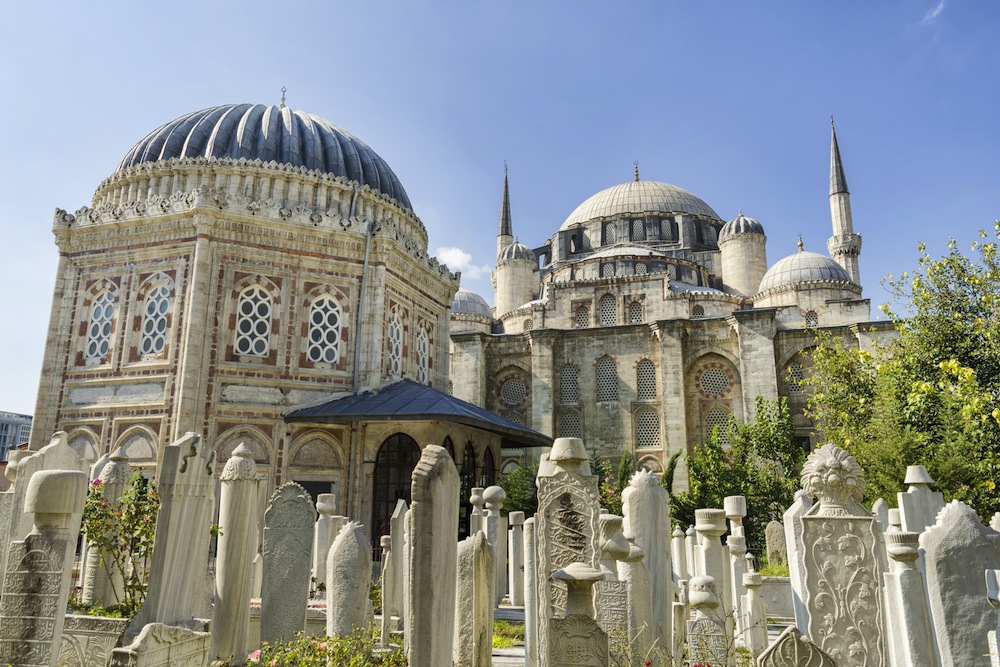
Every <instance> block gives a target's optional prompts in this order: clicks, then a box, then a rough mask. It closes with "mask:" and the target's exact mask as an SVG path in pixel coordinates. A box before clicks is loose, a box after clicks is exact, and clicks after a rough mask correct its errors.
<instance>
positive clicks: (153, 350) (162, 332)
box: [139, 285, 170, 356]
mask: <svg viewBox="0 0 1000 667" xmlns="http://www.w3.org/2000/svg"><path fill="white" fill-rule="evenodd" d="M169 312H170V290H169V289H168V288H167V287H166V286H165V285H156V286H155V287H153V289H151V290H149V292H148V293H147V294H146V304H145V307H144V308H143V316H142V338H141V339H140V340H139V354H142V355H144V356H145V355H153V354H160V353H161V352H163V348H165V347H166V345H167V313H169Z"/></svg>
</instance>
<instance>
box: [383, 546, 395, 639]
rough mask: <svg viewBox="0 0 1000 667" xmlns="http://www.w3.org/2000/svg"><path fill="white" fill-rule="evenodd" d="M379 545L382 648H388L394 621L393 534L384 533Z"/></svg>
mask: <svg viewBox="0 0 1000 667" xmlns="http://www.w3.org/2000/svg"><path fill="white" fill-rule="evenodd" d="M379 546H380V547H382V626H381V628H380V637H379V638H380V641H379V643H380V644H381V645H382V648H387V647H388V646H389V644H390V643H391V642H390V641H389V640H390V638H391V637H392V631H393V630H394V628H393V623H392V612H390V611H389V607H390V605H391V604H392V603H391V592H392V590H393V585H394V582H393V577H394V576H395V574H393V572H392V565H391V563H392V557H393V554H392V536H391V535H383V536H382V537H381V538H380V539H379ZM386 591H389V595H390V597H387V595H386Z"/></svg>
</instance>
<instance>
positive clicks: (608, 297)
mask: <svg viewBox="0 0 1000 667" xmlns="http://www.w3.org/2000/svg"><path fill="white" fill-rule="evenodd" d="M600 310H601V326H602V327H611V326H614V325H615V324H617V320H618V305H617V304H616V303H615V297H614V295H613V294H605V295H604V296H602V297H601V302H600Z"/></svg>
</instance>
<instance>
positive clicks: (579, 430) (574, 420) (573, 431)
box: [559, 412, 583, 438]
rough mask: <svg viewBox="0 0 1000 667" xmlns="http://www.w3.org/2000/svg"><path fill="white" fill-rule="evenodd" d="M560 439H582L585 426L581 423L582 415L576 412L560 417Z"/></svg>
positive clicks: (563, 414) (565, 413) (566, 413)
mask: <svg viewBox="0 0 1000 667" xmlns="http://www.w3.org/2000/svg"><path fill="white" fill-rule="evenodd" d="M559 437H561V438H582V437H583V425H582V424H581V422H580V415H579V414H577V413H576V412H564V413H562V415H560V417H559Z"/></svg>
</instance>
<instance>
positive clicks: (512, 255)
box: [497, 241, 537, 262]
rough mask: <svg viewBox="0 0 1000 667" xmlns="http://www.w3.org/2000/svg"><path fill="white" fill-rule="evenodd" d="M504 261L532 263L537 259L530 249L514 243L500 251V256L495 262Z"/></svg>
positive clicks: (516, 242)
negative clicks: (523, 260) (516, 260)
mask: <svg viewBox="0 0 1000 667" xmlns="http://www.w3.org/2000/svg"><path fill="white" fill-rule="evenodd" d="M506 259H526V260H529V261H532V262H534V261H536V260H537V257H535V252H534V251H533V250H532V249H531V248H529V247H528V246H526V245H524V244H523V243H520V242H518V241H514V242H513V243H511V244H510V245H509V246H507V247H506V248H504V249H503V250H501V251H500V254H499V255H498V256H497V261H503V260H506Z"/></svg>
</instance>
